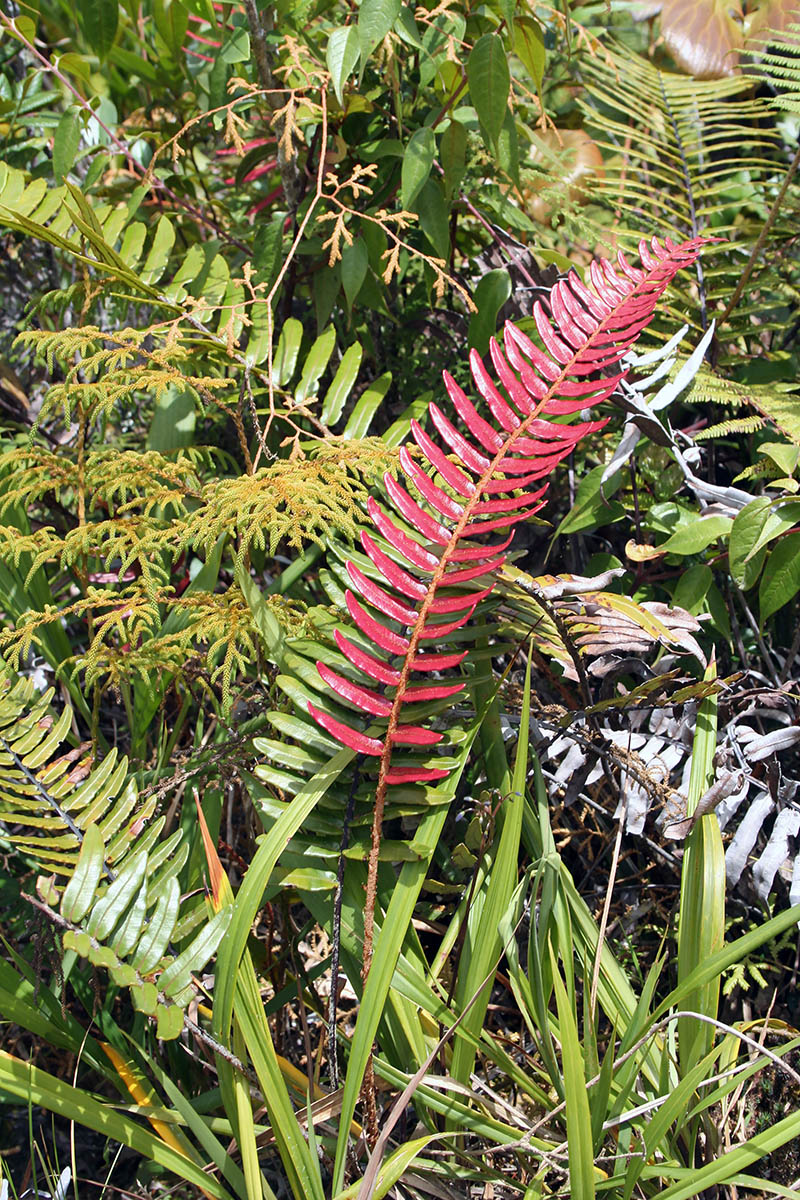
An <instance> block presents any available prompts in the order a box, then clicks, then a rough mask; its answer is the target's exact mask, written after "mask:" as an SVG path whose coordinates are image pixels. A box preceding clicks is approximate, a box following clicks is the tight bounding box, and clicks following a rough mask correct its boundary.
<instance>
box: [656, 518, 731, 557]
mask: <svg viewBox="0 0 800 1200" xmlns="http://www.w3.org/2000/svg"><path fill="white" fill-rule="evenodd" d="M732 525H733V521H732V520H731V518H730V517H701V518H700V520H698V521H693V522H692V524H691V525H686V526H684V527H683V528H682V529H676V531H675V533H673V534H672V536H671V537H668V538H667V540H666V541H665V542H662V543H661V545H660V546H659V547H658V548H659V550H661V551H663V552H664V553H667V554H699V553H700V551H701V550H705V548H706V546H710V545H711V543H712V542H715V541H716V540H717V538H721V537H725V535H726V534H727V533H729V532H730V530H731V526H732Z"/></svg>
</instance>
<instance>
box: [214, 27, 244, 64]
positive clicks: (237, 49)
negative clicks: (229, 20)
mask: <svg viewBox="0 0 800 1200" xmlns="http://www.w3.org/2000/svg"><path fill="white" fill-rule="evenodd" d="M220 58H221V59H222V61H223V62H224V63H228V64H230V63H239V62H249V61H250V34H249V33H248V32H247V30H246V29H244V28H243V27H242V26H241V25H240V26H239V27H238V29H234V30H233V32H232V33H231V35H230V37H228V38H226V39H225V41H224V42H223V44H222V49H221V50H220Z"/></svg>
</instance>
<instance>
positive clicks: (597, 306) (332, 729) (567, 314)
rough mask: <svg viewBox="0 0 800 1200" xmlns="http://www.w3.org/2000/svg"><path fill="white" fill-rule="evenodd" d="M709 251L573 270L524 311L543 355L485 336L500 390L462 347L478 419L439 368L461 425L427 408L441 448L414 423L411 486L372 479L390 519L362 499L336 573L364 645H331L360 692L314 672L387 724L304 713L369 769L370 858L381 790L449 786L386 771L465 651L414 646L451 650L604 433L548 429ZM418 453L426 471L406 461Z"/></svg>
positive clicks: (602, 384)
mask: <svg viewBox="0 0 800 1200" xmlns="http://www.w3.org/2000/svg"><path fill="white" fill-rule="evenodd" d="M705 240H706V239H703V238H695V239H693V240H691V241H687V242H684V243H683V244H682V245H679V246H676V245H675V244H674V243H673V242H671V241H670V240H668V239H667V240H666V241H665V242H664V243H663V244H659V243H658V242H657V241H656V240H655V239H653V241H652V242H651V243H650V244H648V243H647V242H644V241H642V242H641V243H640V246H639V251H640V255H641V261H642V268H638V267H634V266H632V265H631V264H630V263H629V262H628V261H627V260H626V259H625V257H624V256H623V255H622V254H621V253H620V254H619V255H618V256H617V263H616V265H612V264H611V263H610V262H609V261H607V260H599V261H595V262H592V264H591V267H590V285H586V284H584V283H583V282H582V280H581V279H580V278H579V276H578V275H577V273H576V272H575V271H574V270H573V271H571V272H570V273H569V275H568V276H566V277H565V278H563V279H561V280H559V282H558V283H557V284H556V285H555V287H554V288H553V290H552V292H551V293H550V297H549V309H550V312H549V315H548V313H547V311H546V310H545V308H544V306H543V305H542V303H541V302H539V301H537V302H536V304H535V305H534V310H533V316H534V319H535V323H536V329H537V331H538V335H539V338H540V340H541V344H542V347H543V349H542V348H541V347H539V346H537V345H536V344H535V343H534V342H533V341H532V340H531V338H529V337H528V336H527V335H526V334H524V333H523V332H522V331H521V330H519V329H518V328H516V326H514V325H512V324H510V323H508V324H507V325H506V327H505V337H504V347H505V350H502V349H501V348H500V346H499V344H498V343H497V341H496V340H494V339H493V340H492V342H491V346H490V357H491V361H492V364H493V367H494V370H495V372H496V376H497V380H498V381H499V386H498V384H496V383H495V382H494V381H493V379H492V376H491V375H490V373H489V371H488V370H487V368H486V367H485V365H484V363H483V361H482V360H481V358H480V356H479V355H478V354H477V352H476V351H474V350H473V351H472V354H471V357H470V367H471V371H472V378H473V380H474V383H475V387H476V389H477V391H478V393H479V395H480V396H481V398H482V400H483V401H484V402H485V404H486V406H487V408H488V414H486V415H481V413H480V412H479V411H478V409H477V408H476V407H475V405H474V404H473V403H472V401H471V400H470V399H468V397H467V395H466V394H465V392H464V391H463V390H462V389H461V388H460V387H459V386H458V385H457V384H456V382H455V381H454V380H453V378H452V377H451V376H450V375H449V374H448V373H446V372H445V375H444V380H445V386H446V388H447V392H448V395H449V397H450V399H451V401H452V404H453V407H454V409H455V413H456V414H457V418H458V419H457V420H453V419H450V418H449V417H448V416H446V415H445V413H444V412H443V411H442V409H441V408H440V407H439V406H438V405H437V404H435V403H431V404H430V405H429V408H428V413H429V417H430V424H431V426H432V427H433V428H434V429H435V431H436V433H437V434H438V435H439V438H440V439H441V445H440V444H437V442H435V441H434V440H433V438H432V437H430V436H429V435H428V434H427V433H426V432H425V430H424V429H423V428H422V427H421V426H420V424H419V423H417V422H416V421H414V422H412V434H413V440H414V442H415V443H416V447H417V452H416V453H415V456H412V452H411V449H410V447H409V446H408V445H406V446H404V447H403V449H402V450H401V452H400V464H401V466H402V469H403V472H404V473H405V476H406V480H407V484H408V486H407V485H404V484H403V483H400V482H398V481H397V480H396V479H394V478H393V477H392V476H391V474H388V473H387V474H386V475H385V477H384V482H385V488H386V493H387V496H388V498H389V500H390V501H391V503H392V505H393V506H394V509H395V510H396V513H395V514H393V515H390V513H389V512H388V511H386V508H382V507H381V506H380V505H379V504H378V503H377V502H376V501H375V500H373V499H370V501H369V503H368V511H369V516H370V518H371V520H372V522H373V524H374V527H375V529H376V530H377V533H378V534H379V535H380V537H376V536H375V534H374V533H372V532H369V531H366V530H365V531H364V532H363V533H362V534H361V542H362V546H363V548H364V551H365V553H366V556H367V559H368V560H369V561H368V562H367V561H366V560H363V561H364V566H365V567H366V568H368V569H367V570H364V569H362V568H361V567H359V566H358V565H357V564H356V563H355V562H354V561H352V559H350V560H348V562H347V571H348V574H349V578H350V582H351V584H352V587H351V588H349V589H348V591H347V595H346V599H347V607H348V610H349V613H350V616H351V617H352V619H353V621H354V623H355V625H356V626H357V627H358V630H359V631H360V633H361V635H362V637H360V638H358V639H357V640H358V641H359V642H360V643H361V644H360V645H357V644H356V641H354V640H353V639H352V637H349V636H347V635H346V634H345V633H343V632H341V630H337V631H336V633H335V639H336V643H337V645H338V647H339V649H340V651H341V653H342V654H343V655H344V657H345V658H346V659H347V661H348V662H349V664H350V666H351V667H352V668H353V669H354V672H355V678H356V679H357V680H358V682H354V681H353V679H352V678H346V677H345V676H344V675H342V674H339V673H338V672H337V671H335V670H333V669H331V668H330V667H329V666H327V665H326V664H325V663H323V662H318V663H317V669H318V671H319V673H320V675H321V677H322V679H323V680H324V682H325V684H327V686H328V687H329V688H330V689H331V691H332V692H333V693H334V694H335V696H336V698H337V699H339V700H341V701H343V702H344V703H345V705H346V706H348V707H349V708H351V709H355V710H356V711H357V712H358V713H361V714H364V715H365V716H367V717H370V718H380V719H382V720H385V721H386V728H385V731H384V732H383V733H382V734H379V735H372V734H371V733H369V732H364V731H363V730H362V729H360V728H356V727H355V726H354V725H351V724H348V723H345V722H344V721H342V720H339V719H338V718H337V717H335V716H333V715H332V714H331V713H330V712H325V711H322V709H321V708H319V707H317V706H316V705H315V704H313V703H309V704H308V711H309V713H310V714H311V716H312V717H313V718H314V719H315V720H316V721H317V722H318V724H319V725H321V726H322V728H323V729H325V730H326V731H327V732H328V733H329V734H331V735H333V737H334V738H336V739H337V740H338V741H339V742H340V743H342V744H343V745H345V746H348V747H350V748H351V749H352V750H355V751H356V752H358V753H359V754H362V755H365V756H367V759H369V758H373V759H378V760H379V761H378V778H377V782H376V791H375V822H374V825H373V848H375V839H376V838H377V837H378V836H379V834H380V824H381V820H382V813H383V808H384V803H385V798H386V790H387V788H388V787H389V786H390V785H391V784H407V783H425V782H435V781H436V780H439V779H442V778H444V777H445V776H446V775H447V774H448V771H447V769H446V768H445V767H444V766H443V765H437V764H436V761H435V759H434V760H433V761H431V759H430V758H428V759H427V760H426V759H419V760H418V761H414V759H413V758H412V760H411V763H410V765H407V762H408V760H406V762H405V763H404V765H400V766H398V765H396V763H394V762H393V755H394V749H395V747H396V746H399V747H409V748H411V752H412V755H413V754H416V755H419V753H420V751H422V752H425V753H426V754H430V750H431V748H432V747H434V746H435V745H437V743H439V742H440V741H441V740H442V736H443V735H442V734H441V733H439V732H437V731H435V730H433V729H431V728H429V727H427V726H426V725H425V724H423V723H420V718H417V719H416V720H415V718H414V710H415V708H416V709H417V711H418V712H419V708H418V707H417V706H419V705H427V702H437V701H438V702H446V701H448V700H449V698H450V697H452V696H454V695H455V694H456V693H457V692H459V691H460V690H461V689H462V688H463V687H464V686H465V685H464V683H462V682H443V681H441V680H440V679H438V678H437V679H436V680H435V681H431V679H430V676H431V674H435V675H437V676H438V675H439V674H440V673H441V672H444V671H449V670H452V669H453V668H455V667H457V666H458V665H459V663H461V662H462V661H463V660H464V658H465V657H466V655H467V653H468V651H464V650H460V651H452V652H449V651H447V650H445V651H441V650H439V649H426V648H425V646H426V644H429V643H433V644H434V646H436V644H437V643H441V642H445V641H446V640H447V639H448V638H450V636H451V635H452V634H454V633H455V631H456V630H459V629H461V627H462V626H464V625H466V623H467V622H468V621H469V620H470V618H471V617H472V615H473V613H474V612H475V609H476V606H477V605H478V604H479V603H480V601H481V600H483V599H484V598H485V597H486V596H488V595H489V593H490V592H491V591H492V589H493V587H494V585H495V582H496V580H497V575H498V572H499V570H500V568H501V567H502V565H503V562H504V561H505V552H506V551H507V550H508V548H509V546H510V544H511V541H512V538H513V536H514V526H516V525H517V524H518V523H519V522H520V521H524V520H526V519H527V518H528V517H529V516H530V515H531V514H532V513H534V512H535V511H536V510H537V509H538V508H540V507H541V505H542V504H543V496H544V493H545V491H546V488H547V484H546V483H540V481H542V480H545V479H546V477H547V476H548V475H549V474H550V473H551V471H552V470H553V468H554V467H555V466H556V464H557V463H558V462H560V460H561V459H562V458H564V457H565V456H566V455H567V454H569V453H570V451H571V450H573V449H574V447H575V445H576V443H577V442H578V441H579V440H580V439H581V438H582V437H584V436H585V435H586V434H588V433H591V432H592V431H594V430H597V429H600V428H601V427H602V426H603V425H604V423H605V422H604V421H603V420H597V421H581V422H579V423H577V424H574V425H567V424H563V423H561V422H560V421H559V420H558V419H559V418H561V417H564V416H565V415H569V414H571V413H575V412H578V411H581V410H584V409H587V408H589V407H590V406H594V405H597V404H598V403H600V402H601V401H602V400H605V399H607V398H608V397H609V396H610V395H611V393H612V392H613V391H614V390H615V388H616V387H617V385H618V383H619V381H620V380H621V379H622V378H623V377H624V375H625V373H626V369H625V366H624V364H623V363H622V359H623V357H624V356H625V354H626V353H627V352H628V350H629V349H630V348H631V346H632V345H633V343H634V341H635V340H636V338H637V337H638V335H639V334H640V333H641V331H642V330H643V329H644V328H645V326H646V325H647V324H648V323H649V322H650V320H651V319H652V317H653V314H654V311H655V308H656V305H657V303H658V301H659V299H660V297H661V296H662V294H663V293H664V290H665V289H666V287H667V286H668V284H669V283H670V281H671V280H672V278H673V277H674V275H675V274H676V272H677V271H679V270H680V269H681V268H683V267H688V266H691V265H692V264H693V263H694V261H695V260H696V258H697V256H698V254H699V253H700V250H701V247H702V246H703V244H704V242H705ZM489 415H490V416H491V420H490V419H487V417H488V416H489ZM443 447H446V449H444V448H443ZM420 454H421V456H422V458H423V459H424V460H426V464H427V465H426V466H424V467H423V466H422V465H420V463H419V462H418V461H415V457H416V458H417V459H418V458H419V456H420ZM437 477H438V479H439V480H440V483H437V482H435V478H437ZM441 484H446V485H447V490H445V488H444V487H443V486H441ZM412 493H414V494H412ZM415 496H416V498H415ZM456 497H458V498H456ZM401 525H404V526H405V528H403V527H401ZM498 530H504V531H507V532H505V534H501V535H500V540H499V541H498V542H492V541H491V540H490V541H488V542H486V541H483V540H479V539H482V538H483V535H485V534H493V533H496V531H498ZM384 547H385V548H384ZM358 557H359V558H361V556H360V555H359V556H358ZM377 580H380V582H377ZM376 613H377V614H378V615H375V614H376ZM386 618H388V619H389V621H390V622H391V624H387V623H386ZM397 627H399V628H400V630H401V631H398V628H397ZM461 636H463V635H461ZM365 645H368V646H369V647H370V650H371V651H372V652H368V651H367V650H366V649H364V646H365ZM376 685H377V686H376ZM409 706H410V709H411V712H410V715H408V710H409ZM365 765H366V764H365Z"/></svg>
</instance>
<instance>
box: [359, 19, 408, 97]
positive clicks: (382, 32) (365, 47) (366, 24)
mask: <svg viewBox="0 0 800 1200" xmlns="http://www.w3.org/2000/svg"><path fill="white" fill-rule="evenodd" d="M400 6H401V0H361V5H360V7H359V10H358V48H359V52H360V54H361V77H362V78H363V75H364V68H365V67H366V65H367V60H368V59H369V56H370V55H371V54H372V52H373V50H374V49H375V47H376V46H378V45H379V44H380V43H381V42H382V41H383V39H384V38H385V37H386V35H387V33H389V31H390V30H391V28H392V26H393V25H394V23H395V21H396V20H397V18H398V17H399V15H400Z"/></svg>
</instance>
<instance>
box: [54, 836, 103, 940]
mask: <svg viewBox="0 0 800 1200" xmlns="http://www.w3.org/2000/svg"><path fill="white" fill-rule="evenodd" d="M104 852H105V843H104V842H103V835H102V834H101V832H100V828H99V826H98V825H96V824H95V823H94V822H92V824H91V825H89V826H88V828H87V829H86V831H85V832H84V835H83V844H82V845H81V852H80V854H79V855H78V863H77V866H76V867H75V870H74V871H73V873H72V878H71V879H70V881H69V883H68V884H67V886H66V888H65V889H64V895H63V896H62V897H61V915H62V917H63V918H64V920H65V921H71V922H72V923H73V924H77V923H78V921H80V920H81V919H82V917H84V916H85V915H86V913H87V912H88V911H89V908H90V906H91V904H92V901H93V900H94V897H95V892H96V891H97V885H98V883H99V882H100V874H101V872H102V870H103V854H104Z"/></svg>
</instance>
